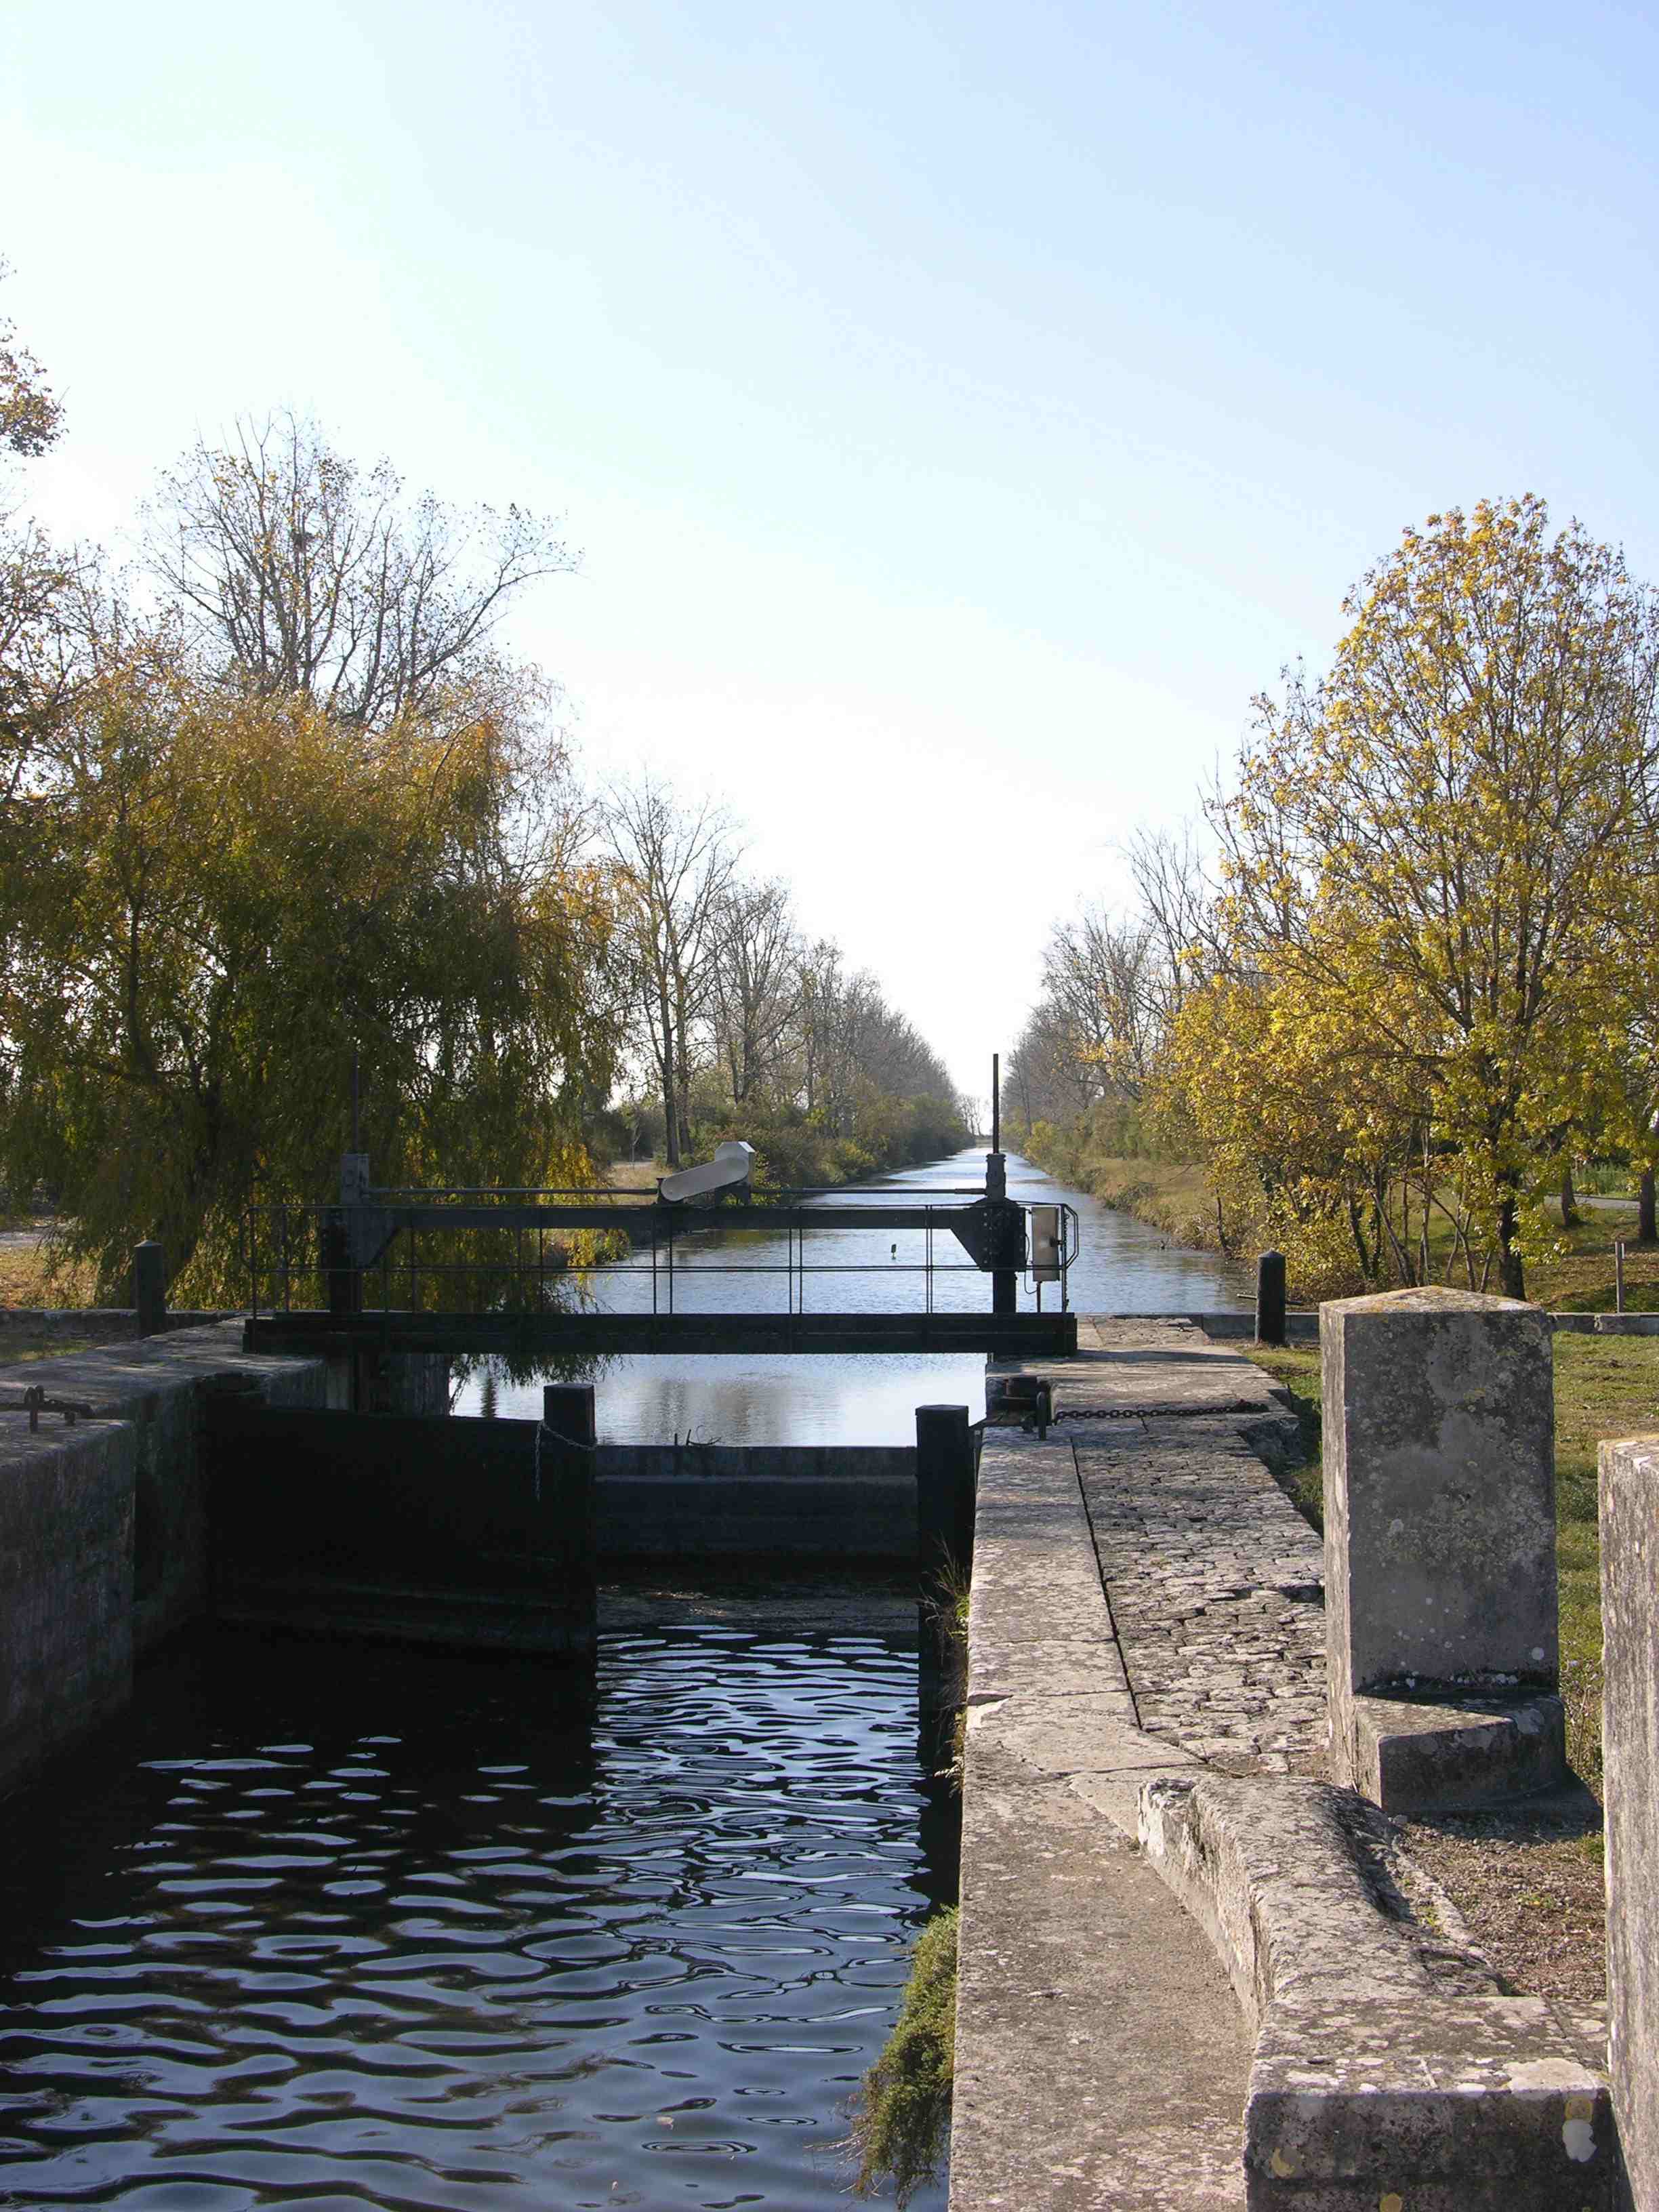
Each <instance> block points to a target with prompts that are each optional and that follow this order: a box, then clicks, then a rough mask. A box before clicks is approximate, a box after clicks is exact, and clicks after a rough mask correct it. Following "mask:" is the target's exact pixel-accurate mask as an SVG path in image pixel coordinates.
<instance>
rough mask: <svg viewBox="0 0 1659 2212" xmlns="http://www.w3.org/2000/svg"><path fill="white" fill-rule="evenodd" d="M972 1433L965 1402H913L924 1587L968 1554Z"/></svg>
mask: <svg viewBox="0 0 1659 2212" xmlns="http://www.w3.org/2000/svg"><path fill="white" fill-rule="evenodd" d="M974 1472H975V1470H974V1438H973V1431H972V1429H971V1426H970V1425H969V1419H968V1408H967V1407H966V1406H918V1407H916V1534H917V1536H918V1539H919V1553H920V1559H921V1576H922V1585H923V1588H924V1589H926V1588H927V1585H928V1584H929V1583H931V1582H932V1581H933V1579H934V1578H935V1577H938V1576H939V1574H941V1573H942V1572H944V1571H946V1570H947V1569H948V1568H950V1567H954V1568H955V1569H956V1570H957V1572H958V1573H962V1574H966V1573H967V1571H968V1570H969V1567H970V1566H971V1565H972V1564H973V1557H974Z"/></svg>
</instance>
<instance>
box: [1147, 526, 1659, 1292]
mask: <svg viewBox="0 0 1659 2212" xmlns="http://www.w3.org/2000/svg"><path fill="white" fill-rule="evenodd" d="M1346 611H1347V612H1348V613H1349V614H1350V616H1351V617H1352V627H1351V628H1350V629H1349V630H1348V632H1347V634H1346V636H1345V637H1344V638H1343V639H1342V641H1341V642H1340V645H1339V647H1338V648H1337V652H1336V655H1335V659H1334V662H1333V665H1332V668H1331V671H1330V673H1329V674H1328V676H1327V677H1326V678H1324V679H1323V681H1322V682H1321V683H1319V684H1316V685H1314V686H1312V687H1310V686H1309V685H1308V684H1306V683H1305V682H1304V681H1303V680H1302V679H1300V678H1293V679H1291V681H1290V682H1289V683H1288V684H1287V686H1286V689H1285V693H1284V695H1283V696H1280V697H1277V698H1264V699H1262V700H1261V701H1259V702H1257V704H1258V715H1259V720H1258V736H1257V740H1256V742H1255V744H1254V746H1253V747H1252V748H1250V749H1249V750H1248V751H1247V752H1246V754H1245V756H1244V757H1243V761H1242V762H1241V764H1240V770H1239V775H1238V781H1237V789H1236V790H1235V792H1234V793H1232V795H1231V797H1230V798H1228V799H1226V800H1225V803H1224V804H1223V805H1221V806H1220V807H1219V808H1218V812H1217V823H1218V829H1219V830H1220V832H1221V835H1222V838H1223V843H1224V849H1225V869H1224V873H1225V898H1224V901H1223V908H1222V915H1223V924H1224V931H1225V972H1218V974H1217V975H1216V976H1214V977H1213V978H1212V981H1211V982H1210V983H1209V984H1208V985H1207V987H1206V994H1207V1000H1208V1003H1207V1004H1206V1005H1204V1006H1202V1008H1201V1010H1200V1011H1199V1012H1194V1000H1193V999H1192V998H1189V999H1188V1002H1187V1006H1186V1007H1185V1008H1183V1012H1182V1023H1183V1024H1184V1025H1185V1026H1186V1029H1187V1045H1188V1050H1187V1054H1186V1060H1187V1072H1188V1082H1189V1085H1191V1086H1192V1095H1193V1096H1194V1097H1195V1098H1196V1099H1197V1101H1198V1103H1199V1119H1200V1124H1202V1123H1203V1122H1204V1121H1205V1117H1206V1111H1207V1110H1208V1108H1206V1094H1207V1097H1208V1100H1209V1104H1210V1106H1211V1107H1212V1106H1213V1103H1214V1098H1215V1094H1216V1089H1217V1085H1218V1083H1219V1082H1220V1080H1221V1077H1220V1074H1219V1073H1218V1072H1217V1071H1218V1067H1219V1063H1218V1060H1217V1057H1216V1054H1215V1049H1214V1043H1215V1036H1216V1034H1217V1033H1218V1031H1217V1025H1218V1024H1219V1025H1220V1029H1221V1030H1223V1031H1225V1030H1226V1028H1227V1027H1228V1022H1227V1010H1228V1007H1229V1006H1231V1008H1232V1009H1233V1011H1234V1012H1235V1013H1236V1014H1237V1015H1238V1016H1239V1017H1240V1018H1243V1017H1244V1016H1245V1015H1246V1014H1248V1016H1249V1024H1251V1025H1253V1026H1254V1027H1255V1028H1256V1029H1257V1030H1260V1029H1261V1015H1260V1013H1259V1012H1257V1011H1256V1010H1255V1008H1254V1007H1253V1006H1252V994H1255V996H1256V997H1258V998H1261V1000H1263V1002H1264V1004H1265V1005H1266V1007H1267V1026H1266V1030H1265V1032H1264V1034H1265V1036H1266V1037H1267V1046H1266V1050H1267V1051H1268V1052H1270V1053H1273V1054H1279V1055H1280V1057H1281V1058H1283V1059H1285V1060H1288V1061H1289V1062H1290V1063H1291V1064H1293V1065H1297V1066H1310V1065H1316V1066H1319V1067H1322V1068H1323V1069H1325V1070H1326V1071H1328V1073H1329V1074H1331V1075H1333V1076H1334V1075H1335V1074H1336V1073H1338V1072H1340V1083H1338V1082H1335V1081H1328V1083H1327V1085H1326V1093H1327V1096H1328V1097H1329V1096H1331V1095H1332V1094H1333V1093H1334V1092H1335V1091H1340V1094H1341V1097H1343V1098H1344V1099H1345V1100H1346V1101H1347V1103H1346V1104H1345V1105H1343V1106H1342V1107H1341V1108H1340V1115H1339V1120H1338V1122H1337V1123H1336V1124H1335V1125H1334V1126H1338V1127H1340V1128H1341V1130H1342V1132H1343V1133H1344V1141H1345V1142H1346V1144H1347V1145H1348V1146H1350V1147H1354V1148H1358V1150H1359V1151H1360V1153H1361V1155H1362V1156H1363V1153H1364V1146H1366V1145H1370V1146H1372V1147H1373V1156H1374V1150H1375V1147H1376V1146H1377V1145H1380V1144H1382V1143H1383V1141H1384V1138H1385V1134H1386V1133H1387V1132H1389V1131H1390V1130H1392V1131H1393V1132H1394V1133H1395V1135H1396V1138H1397V1134H1398V1133H1399V1132H1400V1131H1401V1130H1413V1129H1419V1130H1421V1131H1423V1132H1424V1139H1423V1149H1424V1150H1425V1151H1429V1152H1449V1153H1451V1154H1454V1155H1455V1156H1456V1157H1457V1158H1458V1159H1459V1160H1460V1162H1461V1163H1462V1168H1463V1170H1464V1173H1465V1176H1466V1181H1467V1185H1468V1192H1469V1194H1470V1202H1471V1204H1472V1205H1473V1206H1474V1208H1475V1210H1476V1212H1478V1213H1480V1215H1481V1216H1482V1217H1483V1218H1485V1220H1486V1223H1487V1225H1488V1227H1489V1229H1490V1232H1491V1234H1492V1237H1494V1239H1495V1242H1496V1248H1497V1252H1498V1265H1499V1271H1500V1277H1501V1280H1502V1284H1503V1287H1504V1290H1505V1291H1507V1292H1508V1293H1509V1294H1510V1295H1511V1296H1514V1297H1521V1296H1522V1295H1524V1272H1523V1265H1522V1207H1523V1205H1524V1203H1525V1201H1526V1200H1527V1197H1528V1192H1529V1190H1530V1189H1531V1188H1532V1186H1533V1184H1534V1181H1535V1179H1536V1178H1537V1176H1538V1175H1539V1174H1540V1173H1541V1171H1542V1170H1544V1169H1545V1168H1546V1167H1547V1164H1548V1163H1550V1162H1552V1161H1554V1160H1556V1159H1558V1158H1559V1155H1560V1152H1561V1151H1562V1149H1563V1147H1564V1145H1565V1141H1566V1138H1567V1136H1568V1134H1569V1133H1571V1131H1572V1130H1573V1129H1575V1128H1576V1127H1582V1126H1584V1125H1585V1124H1586V1123H1587V1122H1589V1121H1593V1120H1594V1119H1595V1118H1596V1116H1597V1115H1599V1114H1600V1113H1601V1112H1602V1111H1604V1110H1605V1102H1606V1100H1607V1097H1608V1096H1609V1095H1610V1093H1611V1091H1612V1089H1613V1085H1614V1083H1615V1079H1616V1077H1617V1073H1618V1063H1619V1058H1620V1051H1621V1049H1622V1044H1623V1040H1624V1037H1625V1035H1626V1029H1627V1026H1628V1024H1629V1021H1630V1020H1631V1018H1632V1016H1633V1015H1634V1013H1635V1012H1636V1011H1637V1010H1638V1008H1639V1007H1640V1006H1643V1005H1644V1004H1645V1005H1652V1004H1653V1003H1654V1002H1655V992H1654V956H1653V951H1652V946H1653V942H1654V933H1653V929H1652V927H1651V908H1652V903H1653V902H1652V886H1653V884H1654V882H1655V872H1654V866H1653V862H1654V841H1653V838H1652V836H1651V831H1650V818H1651V816H1650V800H1651V796H1652V787H1653V778H1654V769H1655V763H1656V726H1655V714H1654V700H1655V684H1656V677H1659V611H1656V605H1655V601H1654V599H1653V597H1652V595H1651V594H1650V592H1647V591H1646V590H1645V589H1644V588H1643V587H1641V586H1638V585H1637V584H1635V583H1634V582H1633V581H1632V580H1631V578H1630V576H1629V575H1628V574H1627V573H1626V568H1625V566H1624V563H1623V561H1622V559H1621V558H1620V556H1619V555H1618V554H1617V553H1615V552H1613V550H1610V549H1608V548H1607V547H1605V546H1601V545H1597V544H1594V543H1593V542H1592V541H1591V540H1590V539H1589V537H1588V536H1587V535H1586V533H1585V532H1583V530H1582V529H1581V528H1580V526H1578V525H1577V524H1576V523H1574V524H1570V525H1569V526H1567V528H1566V529H1565V530H1563V531H1561V532H1559V533H1558V534H1556V535H1555V536H1553V537H1552V536H1551V534H1550V530H1549V520H1548V513H1547V508H1546V507H1545V506H1544V504H1543V502H1542V501H1540V500H1536V499H1533V498H1526V499H1522V500H1518V501H1510V503H1508V504H1506V505H1503V506H1497V505H1491V504H1487V503H1485V502H1483V503H1482V504H1480V506H1478V507H1476V508H1475V509H1474V512H1473V513H1471V514H1469V515H1468V516H1465V515H1463V514H1462V513H1457V512H1455V511H1454V512H1452V513H1447V514H1444V515H1438V516H1431V518H1430V520H1429V522H1428V523H1427V525H1426V526H1425V529H1424V530H1423V531H1422V532H1417V531H1407V532H1406V533H1405V536H1404V538H1403V539H1402V542H1401V546H1400V548H1399V549H1398V550H1397V551H1396V552H1395V554H1394V555H1393V556H1391V557H1390V558H1389V559H1388V560H1386V561H1384V562H1382V563H1381V564H1380V565H1379V566H1378V567H1377V568H1375V569H1374V570H1372V571H1371V573H1370V574H1369V575H1368V576H1367V577H1366V578H1365V579H1364V582H1363V583H1362V584H1361V586H1359V588H1358V591H1357V592H1355V593H1354V594H1353V595H1352V597H1351V598H1350V599H1349V600H1348V601H1347V602H1346ZM1206 994H1199V995H1200V997H1204V996H1206ZM1204 1039H1207V1041H1208V1042H1207V1046H1206V1043H1205V1042H1203V1040H1204ZM1206 1058H1207V1063H1208V1066H1209V1068H1210V1069H1211V1070H1212V1073H1210V1074H1208V1075H1206V1072H1205V1070H1206ZM1238 1065H1239V1066H1241V1067H1244V1068H1248V1067H1249V1066H1250V1061H1249V1057H1248V1056H1246V1058H1245V1059H1243V1060H1241V1061H1240V1062H1239V1063H1238ZM1261 1065H1262V1060H1261V1055H1260V1054H1258V1055H1257V1056H1256V1060H1255V1069H1256V1073H1258V1075H1259V1073H1260V1071H1261ZM1245 1103H1247V1104H1248V1103H1249V1102H1245ZM1255 1110H1256V1112H1257V1113H1258V1114H1259V1115H1260V1116H1261V1121H1262V1122H1263V1126H1264V1129H1265V1128H1266V1127H1267V1108H1266V1103H1265V1098H1261V1099H1258V1101H1257V1102H1256V1105H1255ZM1334 1110H1335V1109H1334ZM1325 1141H1326V1140H1325V1138H1324V1135H1323V1133H1321V1134H1320V1136H1319V1138H1318V1142H1319V1144H1320V1145H1321V1146H1322V1145H1323V1144H1324V1143H1325ZM1292 1179H1293V1178H1292Z"/></svg>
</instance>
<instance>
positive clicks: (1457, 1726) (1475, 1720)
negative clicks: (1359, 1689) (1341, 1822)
mask: <svg viewBox="0 0 1659 2212" xmlns="http://www.w3.org/2000/svg"><path fill="white" fill-rule="evenodd" d="M1352 1730H1353V1733H1352V1746H1353V1754H1352V1755H1353V1787H1354V1788H1355V1789H1356V1790H1358V1792H1359V1794H1360V1796H1362V1797H1369V1798H1370V1801H1371V1802H1372V1804H1373V1805H1382V1806H1384V1807H1386V1808H1388V1809H1389V1811H1390V1812H1399V1811H1402V1810H1409V1811H1411V1812H1413V1813H1449V1812H1456V1811H1459V1810H1468V1809H1470V1808H1477V1807H1479V1806H1482V1805H1491V1804H1494V1803H1496V1802H1499V1801H1501V1800H1502V1799H1504V1798H1505V1797H1515V1796H1525V1795H1527V1794H1528V1793H1529V1792H1531V1791H1533V1790H1551V1789H1553V1788H1555V1787H1556V1785H1557V1784H1559V1782H1560V1780H1561V1778H1562V1777H1563V1776H1564V1775H1565V1772H1566V1766H1567V1716H1566V1708H1565V1705H1563V1704H1562V1702H1561V1700H1560V1699H1559V1698H1557V1697H1550V1696H1541V1697H1517V1696H1516V1695H1514V1694H1513V1693H1511V1694H1510V1696H1508V1697H1506V1698H1484V1699H1483V1698H1477V1697H1472V1696H1471V1695H1470V1694H1469V1692H1468V1691H1465V1690H1459V1691H1456V1692H1453V1693H1452V1694H1450V1695H1449V1696H1448V1697H1445V1698H1443V1699H1439V1700H1437V1701H1436V1702H1434V1703H1432V1704H1431V1703H1426V1702H1419V1701H1418V1700H1416V1699H1410V1698H1369V1697H1357V1698H1355V1699H1354V1700H1353V1703H1352Z"/></svg>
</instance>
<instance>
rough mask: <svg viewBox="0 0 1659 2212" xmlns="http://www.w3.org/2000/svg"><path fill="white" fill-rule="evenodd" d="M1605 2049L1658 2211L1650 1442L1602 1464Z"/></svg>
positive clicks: (1638, 2172)
mask: <svg viewBox="0 0 1659 2212" xmlns="http://www.w3.org/2000/svg"><path fill="white" fill-rule="evenodd" d="M1601 1627H1602V1634H1603V1638H1604V1639H1605V1642H1604V1651H1605V1661H1604V1664H1605V1677H1604V1680H1605V1687H1604V1689H1603V1692H1602V1708H1601V1710H1602V1720H1601V1734H1602V1758H1603V1759H1604V1761H1605V1766H1606V1774H1607V2006H1608V2027H1609V2031H1610V2032H1609V2039H1608V2047H1609V2054H1610V2060H1611V2064H1612V2069H1613V2102H1614V2107H1615V2109H1616V2111H1617V2112H1618V2115H1619V2131H1620V2138H1621V2141H1622V2142H1623V2146H1624V2154H1625V2160H1626V2166H1627V2167H1628V2169H1629V2173H1630V2190H1631V2197H1630V2201H1631V2202H1632V2203H1634V2204H1635V2205H1636V2207H1637V2208H1638V2212H1654V2208H1655V2207H1656V2206H1659V1437H1636V1438H1633V1439H1632V1441H1631V1442H1629V1443H1604V1444H1603V1445H1602V1446H1601Z"/></svg>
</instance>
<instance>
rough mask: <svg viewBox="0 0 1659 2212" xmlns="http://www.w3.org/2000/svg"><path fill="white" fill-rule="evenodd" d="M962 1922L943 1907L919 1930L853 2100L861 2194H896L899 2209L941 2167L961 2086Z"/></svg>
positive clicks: (953, 1908)
mask: <svg viewBox="0 0 1659 2212" xmlns="http://www.w3.org/2000/svg"><path fill="white" fill-rule="evenodd" d="M957 1917H958V1915H957V1907H956V1906H955V1905H946V1906H945V1908H944V1909H943V1910H942V1911H939V1912H937V1913H935V1914H934V1916H933V1918H932V1919H931V1920H930V1921H929V1922H928V1923H927V1926H926V1927H925V1928H924V1929H922V1931H921V1936H919V1937H918V1939H917V1942H916V1948H915V1953H914V1954H913V1957H912V1960H911V1967H910V1978H909V1981H908V1983H907V1984H906V1985H905V1990H904V1996H903V1999H902V2002H901V2004H900V2008H899V2017H898V2023H897V2025H896V2027H895V2028H894V2030H893V2033H891V2035H890V2036H889V2038H888V2039H887V2042H886V2044H885V2045H884V2047H883V2050H882V2053H881V2056H880V2057H878V2059H877V2061H876V2063H875V2064H874V2065H873V2066H872V2067H871V2069H869V2071H868V2072H867V2073H866V2075H865V2077H864V2081H863V2084H862V2086H861V2087H860V2090H859V2092H858V2093H857V2095H856V2096H855V2097H854V2100H853V2108H852V2118H853V2132H852V2148H853V2150H854V2154H856V2156H857V2158H858V2160H859V2170H858V2175H857V2179H855V2180H854V2184H853V2189H854V2195H856V2196H859V2197H874V2196H878V2195H879V2194H881V2193H882V2192H884V2191H886V2190H888V2189H891V2191H893V2195H894V2199H895V2201H896V2203H898V2204H899V2205H900V2207H901V2208H902V2207H903V2206H904V2205H906V2204H908V2203H909V2201H910V2199H911V2198H912V2197H914V2196H915V2192H916V2191H917V2190H918V2189H920V2188H921V2187H922V2185H924V2184H925V2183H927V2182H929V2181H932V2180H933V2179H935V2178H936V2177H937V2175H938V2173H939V2170H940V2168H941V2166H942V2165H943V2164H944V2161H945V2154H946V2150H947V2148H948V2146H949V2143H950V2137H951V2092H952V2089H953V2087H954V2085H955V2081H956V2051H957Z"/></svg>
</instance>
